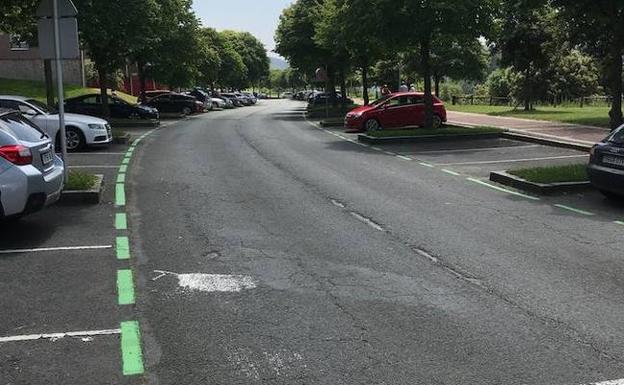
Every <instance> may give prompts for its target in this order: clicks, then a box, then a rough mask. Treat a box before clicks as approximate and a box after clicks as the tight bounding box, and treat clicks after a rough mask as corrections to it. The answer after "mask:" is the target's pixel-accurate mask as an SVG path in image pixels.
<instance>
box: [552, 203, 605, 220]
mask: <svg viewBox="0 0 624 385" xmlns="http://www.w3.org/2000/svg"><path fill="white" fill-rule="evenodd" d="M555 207H558V208H560V209H562V210H567V211H571V212H573V213H576V214H581V215H586V216H588V217H591V216H594V215H596V214H594V213H590V212H589V211H585V210H579V209H575V208H574V207H570V206H566V205H560V204H556V205H555Z"/></svg>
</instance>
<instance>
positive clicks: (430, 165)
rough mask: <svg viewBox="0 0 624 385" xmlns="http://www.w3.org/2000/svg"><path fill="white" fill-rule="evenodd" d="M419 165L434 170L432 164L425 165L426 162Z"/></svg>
mask: <svg viewBox="0 0 624 385" xmlns="http://www.w3.org/2000/svg"><path fill="white" fill-rule="evenodd" d="M418 164H419V165H421V166H425V167H429V168H433V165H432V164H431V163H425V162H418Z"/></svg>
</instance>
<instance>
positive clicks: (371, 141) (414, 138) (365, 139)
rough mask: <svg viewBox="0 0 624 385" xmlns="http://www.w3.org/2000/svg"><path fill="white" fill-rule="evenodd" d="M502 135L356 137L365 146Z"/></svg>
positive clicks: (499, 135)
mask: <svg viewBox="0 0 624 385" xmlns="http://www.w3.org/2000/svg"><path fill="white" fill-rule="evenodd" d="M502 135H503V133H492V134H459V135H426V136H395V137H387V138H376V137H373V136H368V135H358V141H360V142H363V143H367V144H383V143H430V142H451V141H457V140H474V139H498V138H500V137H501V136H502Z"/></svg>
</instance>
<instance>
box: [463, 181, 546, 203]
mask: <svg viewBox="0 0 624 385" xmlns="http://www.w3.org/2000/svg"><path fill="white" fill-rule="evenodd" d="M466 179H467V180H469V181H470V182H474V183H477V184H480V185H481V186H485V187H488V188H491V189H493V190H496V191H500V192H504V193H507V194H511V195H515V196H518V197H522V198H526V199H531V200H534V201H539V200H540V199H539V198H538V197H534V196H531V195H526V194H522V193H519V192H517V191H513V190H508V189H506V188H502V187H498V186H495V185H493V184H489V183H486V182H484V181H482V180H479V179H475V178H466Z"/></svg>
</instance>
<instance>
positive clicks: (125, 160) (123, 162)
mask: <svg viewBox="0 0 624 385" xmlns="http://www.w3.org/2000/svg"><path fill="white" fill-rule="evenodd" d="M129 163H130V158H128V157H125V158H123V160H122V161H121V164H129Z"/></svg>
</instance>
